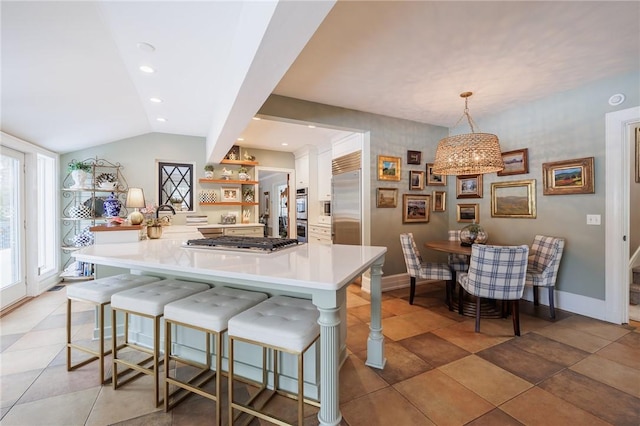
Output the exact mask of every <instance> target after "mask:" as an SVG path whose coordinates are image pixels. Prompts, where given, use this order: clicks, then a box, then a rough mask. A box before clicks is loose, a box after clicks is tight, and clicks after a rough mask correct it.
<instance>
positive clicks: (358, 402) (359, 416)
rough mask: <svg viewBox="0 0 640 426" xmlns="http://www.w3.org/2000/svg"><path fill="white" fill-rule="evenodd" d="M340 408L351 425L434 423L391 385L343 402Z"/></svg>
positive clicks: (416, 424) (418, 424)
mask: <svg viewBox="0 0 640 426" xmlns="http://www.w3.org/2000/svg"><path fill="white" fill-rule="evenodd" d="M340 409H341V411H342V416H343V418H344V420H346V421H347V422H348V423H349V425H350V426H389V425H411V426H420V425H425V426H427V425H434V423H433V422H431V421H430V420H429V419H428V418H427V417H425V416H424V414H422V413H421V412H420V411H419V410H418V409H416V407H414V406H413V405H412V404H410V403H409V401H407V400H406V399H405V398H404V397H403V396H402V395H400V394H399V393H398V392H397V391H396V390H395V389H393V388H390V387H389V388H385V389H382V390H379V391H376V392H373V393H370V394H368V395H365V396H362V397H360V398H357V399H355V400H353V401H350V402H348V403H346V404H343V405H342V406H341V407H340Z"/></svg>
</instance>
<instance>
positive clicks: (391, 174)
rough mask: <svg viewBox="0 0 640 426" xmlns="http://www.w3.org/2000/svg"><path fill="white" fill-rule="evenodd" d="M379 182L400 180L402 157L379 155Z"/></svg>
mask: <svg viewBox="0 0 640 426" xmlns="http://www.w3.org/2000/svg"><path fill="white" fill-rule="evenodd" d="M378 180H396V181H399V180H400V157H387V156H386V155H378Z"/></svg>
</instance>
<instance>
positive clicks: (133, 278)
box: [66, 274, 161, 384]
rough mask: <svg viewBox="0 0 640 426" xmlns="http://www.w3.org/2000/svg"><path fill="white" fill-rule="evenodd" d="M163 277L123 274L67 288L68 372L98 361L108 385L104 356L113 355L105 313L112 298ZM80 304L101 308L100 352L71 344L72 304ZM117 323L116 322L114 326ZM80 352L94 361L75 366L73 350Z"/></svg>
mask: <svg viewBox="0 0 640 426" xmlns="http://www.w3.org/2000/svg"><path fill="white" fill-rule="evenodd" d="M160 279H161V278H156V277H150V276H143V275H132V274H120V275H114V276H111V277H105V278H99V279H97V280H93V281H86V282H83V283H78V284H71V285H68V286H66V288H67V371H72V370H75V369H76V368H79V367H82V366H84V365H87V364H89V363H90V362H93V361H95V360H99V361H100V384H103V383H105V382H106V381H107V380H106V379H105V377H104V357H105V355H108V354H110V353H111V349H109V350H106V351H105V348H104V311H105V307H106V306H107V305H109V304H110V303H111V296H112V295H113V294H115V293H117V292H119V291H123V290H127V289H130V288H133V287H137V286H141V285H144V284H149V283H151V282H154V281H159V280H160ZM73 300H75V301H79V302H85V303H91V304H93V305H95V306H96V307H97V308H98V331H99V336H100V337H99V340H100V346H99V349H98V350H93V349H92V348H90V347H86V346H82V345H79V344H77V343H73V342H72V341H71V322H72V321H71V311H72V309H71V302H72V301H73ZM114 324H115V322H113V323H112V327H113V328H114V329H115V327H114ZM72 349H76V350H79V351H82V352H85V353H88V354H90V355H93V356H92V357H91V358H88V359H85V360H83V361H81V362H78V363H76V364H72V363H71V350H72Z"/></svg>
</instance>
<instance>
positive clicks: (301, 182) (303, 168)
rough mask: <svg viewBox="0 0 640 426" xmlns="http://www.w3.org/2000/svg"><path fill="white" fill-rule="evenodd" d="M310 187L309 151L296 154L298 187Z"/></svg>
mask: <svg viewBox="0 0 640 426" xmlns="http://www.w3.org/2000/svg"><path fill="white" fill-rule="evenodd" d="M308 187H309V153H306V154H303V155H301V156H296V188H308Z"/></svg>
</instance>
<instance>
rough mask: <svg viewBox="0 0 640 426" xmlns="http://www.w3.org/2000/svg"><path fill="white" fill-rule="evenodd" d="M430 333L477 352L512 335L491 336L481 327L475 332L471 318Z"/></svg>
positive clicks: (504, 340)
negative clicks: (478, 331)
mask: <svg viewBox="0 0 640 426" xmlns="http://www.w3.org/2000/svg"><path fill="white" fill-rule="evenodd" d="M432 333H433V334H435V335H437V336H439V337H441V338H443V339H445V340H447V341H449V342H451V343H453V344H454V345H457V346H459V347H461V348H462V349H465V350H467V351H469V352H471V353H476V352H479V351H481V350H483V349H486V348H490V347H491V346H495V345H497V344H500V343H502V342H506V341H507V340H509V339H511V338H513V336H511V337H508V336H504V335H502V336H492V335H490V334H487V333H483V332H482V329H481V332H480V333H476V332H475V323H474V321H473V319H469V320H467V321H464V322H461V323H458V324H455V325H452V326H450V327H446V328H440V329H437V330H434V331H433V332H432Z"/></svg>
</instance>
